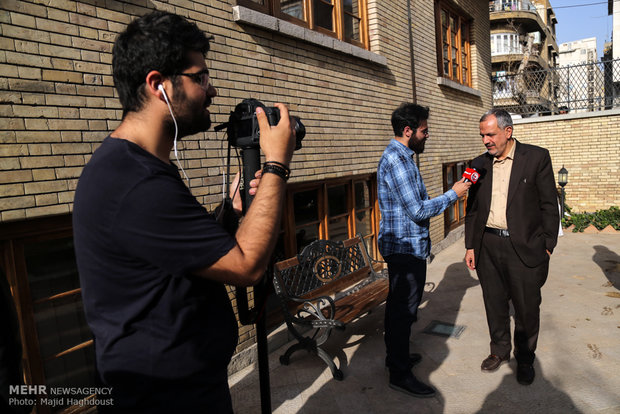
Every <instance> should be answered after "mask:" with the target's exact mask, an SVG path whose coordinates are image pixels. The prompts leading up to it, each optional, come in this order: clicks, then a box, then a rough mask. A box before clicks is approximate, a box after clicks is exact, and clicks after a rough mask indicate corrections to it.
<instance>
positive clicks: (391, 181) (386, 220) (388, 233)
mask: <svg viewBox="0 0 620 414" xmlns="http://www.w3.org/2000/svg"><path fill="white" fill-rule="evenodd" d="M413 155H414V152H413V150H411V149H410V148H408V147H406V146H405V145H403V144H401V143H400V142H398V141H397V140H395V139H392V140H391V141H390V143H389V144H388V146H387V148H386V149H385V151H384V152H383V155H382V156H381V160H379V167H378V168H377V182H378V187H379V188H378V192H379V209H380V210H381V223H380V229H379V251H380V252H381V255H382V256H383V257H386V256H388V255H390V254H394V253H402V254H411V255H413V256H415V257H417V258H419V259H426V258H427V257H428V256H429V254H430V250H431V239H430V235H429V231H428V228H429V223H430V218H431V217H433V216H436V215H437V214H439V213H441V212H442V211H444V210H445V209H446V208H447V207H448V206H449V205H450V204H452V203H454V202H455V201H456V200H457V198H458V197H457V196H456V193H455V192H454V190H448V191H446V192H445V193H444V194H442V195H440V196H439V197H435V198H433V199H432V200H431V199H429V197H428V193H427V192H426V187H425V186H424V182H423V181H422V177H421V176H420V171H419V170H418V167H417V166H416V164H415V162H413Z"/></svg>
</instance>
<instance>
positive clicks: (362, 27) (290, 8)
mask: <svg viewBox="0 0 620 414" xmlns="http://www.w3.org/2000/svg"><path fill="white" fill-rule="evenodd" d="M237 4H239V5H240V6H245V7H248V8H251V9H254V10H258V11H261V12H263V13H266V14H270V15H272V16H275V17H278V18H280V19H284V20H288V21H291V22H293V23H295V24H298V25H300V26H304V27H307V28H309V29H312V30H315V31H318V32H321V33H324V34H326V35H329V36H333V37H336V38H338V39H340V40H342V41H344V42H348V43H352V44H354V45H357V46H360V47H363V48H366V49H367V48H368V30H367V21H366V16H367V12H366V0H237Z"/></svg>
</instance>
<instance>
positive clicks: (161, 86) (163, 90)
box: [157, 83, 168, 102]
mask: <svg viewBox="0 0 620 414" xmlns="http://www.w3.org/2000/svg"><path fill="white" fill-rule="evenodd" d="M157 89H159V90H160V91H161V93H163V94H164V99H165V100H166V102H168V95H166V90H165V89H164V85H162V84H161V83H160V84H159V85H157Z"/></svg>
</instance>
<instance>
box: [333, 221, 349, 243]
mask: <svg viewBox="0 0 620 414" xmlns="http://www.w3.org/2000/svg"><path fill="white" fill-rule="evenodd" d="M347 219H348V218H347V217H339V218H337V219H331V220H329V227H328V231H329V239H330V240H336V241H338V240H346V239H348V238H349V226H348V225H347V221H348V220H347Z"/></svg>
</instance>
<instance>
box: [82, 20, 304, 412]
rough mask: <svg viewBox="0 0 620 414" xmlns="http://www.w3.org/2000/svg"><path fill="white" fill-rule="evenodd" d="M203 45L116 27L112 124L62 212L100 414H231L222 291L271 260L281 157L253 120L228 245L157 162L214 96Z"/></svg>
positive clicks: (172, 170)
mask: <svg viewBox="0 0 620 414" xmlns="http://www.w3.org/2000/svg"><path fill="white" fill-rule="evenodd" d="M208 50H209V38H208V37H206V36H205V34H204V33H203V32H202V31H200V30H199V29H198V28H197V26H196V25H195V24H193V23H190V22H188V21H187V20H186V19H184V18H182V17H180V16H177V15H174V14H170V13H166V12H153V13H151V14H148V15H145V16H143V17H141V18H139V19H137V20H135V21H134V22H132V23H130V24H129V26H128V27H127V29H126V30H125V31H124V32H123V33H121V34H120V35H119V37H118V38H117V40H116V42H115V45H114V51H113V71H114V82H115V86H116V89H117V91H118V94H119V98H120V101H121V104H122V106H123V120H122V122H121V124H120V125H119V126H118V128H116V129H115V130H114V131H113V132H111V133H110V135H109V136H108V137H107V138H105V139H104V141H103V143H102V144H101V146H100V147H99V148H98V149H97V150H96V151H95V153H94V154H93V156H92V158H91V159H90V161H89V162H88V164H87V165H86V167H85V168H84V171H83V173H82V175H81V177H80V180H79V183H78V186H77V189H76V194H75V202H74V212H73V226H74V237H75V250H76V257H77V263H78V269H79V273H80V282H81V287H82V296H83V301H84V308H85V312H86V318H87V321H88V324H89V326H90V327H91V330H92V332H93V335H94V339H95V352H96V363H97V372H98V377H99V378H98V380H99V381H100V382H101V385H103V386H106V387H111V388H112V394H111V397H112V402H113V405H109V406H107V405H106V406H100V407H99V411H100V412H127V413H141V412H145V413H146V412H148V413H160V412H161V413H170V412H217V413H219V412H224V413H226V412H231V411H232V404H231V398H230V392H229V390H228V383H227V365H228V363H229V361H230V358H231V356H232V354H233V352H234V349H235V346H236V344H237V322H236V320H235V316H234V313H233V310H232V307H231V304H230V301H229V299H228V295H227V293H226V290H225V287H224V284H230V285H236V286H250V285H253V284H256V283H257V282H258V281H259V280H260V278H261V276H262V275H263V273H264V271H265V269H266V266H267V263H268V260H269V258H270V256H271V253H272V251H273V248H274V245H275V242H276V237H277V234H278V232H277V229H278V228H279V218H280V216H281V214H282V205H283V198H284V190H285V181H286V174H281V173H280V172H281V171H286V170H287V169H288V165H289V164H290V161H291V158H292V153H293V148H294V145H295V142H294V134H293V132H292V129H291V126H290V120H289V116H288V109H287V108H286V106H284V105H282V104H276V106H277V107H278V108H279V109H280V112H281V121H280V122H279V123H278V125H276V126H274V127H270V126H269V123H268V121H267V118H266V116H265V114H264V111H263V110H262V109H260V108H259V109H257V111H256V112H257V113H256V116H257V119H258V122H259V125H260V130H261V134H260V137H261V138H260V145H261V149H262V151H263V153H264V155H265V159H266V161H267V162H272V163H275V164H279V165H280V166H281V167H278V168H271V169H265V171H264V174H263V175H262V176H261V175H260V174H258V175H257V178H260V188H257V186H258V184H257V181H258V180H255V182H254V183H253V187H254V188H253V189H252V190H251V191H250V193H251V194H252V193H253V194H254V195H255V198H254V200H253V202H252V205H251V207H250V208H249V210H248V212H247V214H246V216H245V218H244V220H243V222H242V223H241V225H240V226H239V228H238V230H237V232H236V233H235V234H234V235H230V234H228V233H227V232H226V230H225V229H224V228H223V227H222V226H221V225H220V224H219V223H218V222H217V221H216V220H215V217H214V216H212V215H210V214H208V213H207V212H206V211H205V209H204V208H203V207H202V206H201V205H200V203H199V202H198V201H197V200H196V199H195V198H194V197H193V196H192V194H191V192H190V191H189V189H188V188H187V186H186V185H185V184H184V183H183V180H182V179H181V177H180V175H179V171H178V170H177V167H176V166H175V165H174V164H172V163H171V161H170V151H171V149H172V148H173V146H174V145H176V139H177V138H181V137H183V136H187V135H190V134H194V133H197V132H201V131H206V130H207V129H208V128H209V126H210V124H211V120H210V116H209V111H208V109H207V108H208V107H209V105H210V104H211V102H212V99H213V98H214V97H215V96H216V95H217V92H216V90H215V88H214V87H213V85H212V84H211V83H210V79H209V72H208V70H207V68H206V64H205V55H206V53H207V52H208Z"/></svg>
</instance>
